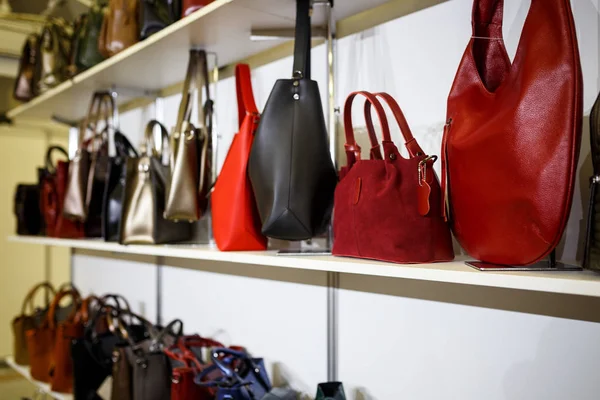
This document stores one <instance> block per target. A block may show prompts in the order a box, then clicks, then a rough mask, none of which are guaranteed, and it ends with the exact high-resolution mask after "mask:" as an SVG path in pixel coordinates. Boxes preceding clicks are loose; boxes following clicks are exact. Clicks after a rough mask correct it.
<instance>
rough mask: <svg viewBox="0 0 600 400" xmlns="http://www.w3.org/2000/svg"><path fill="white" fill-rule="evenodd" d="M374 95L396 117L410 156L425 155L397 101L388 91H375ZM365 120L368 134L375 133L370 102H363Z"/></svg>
mask: <svg viewBox="0 0 600 400" xmlns="http://www.w3.org/2000/svg"><path fill="white" fill-rule="evenodd" d="M375 96H376V97H379V98H381V99H383V101H384V102H385V103H386V104H387V105H388V106H389V107H390V109H391V110H392V114H394V118H396V122H398V125H399V126H400V132H401V133H402V136H403V137H404V140H405V141H406V142H405V143H404V145H405V146H406V149H407V150H408V153H409V154H410V158H414V157H419V156H422V155H425V153H424V152H423V149H421V146H419V143H417V140H416V139H415V137H414V136H413V134H412V131H411V130H410V127H409V126H408V122H406V118H405V117H404V113H403V112H402V109H401V108H400V106H399V105H398V102H397V101H396V100H395V99H394V98H393V97H392V96H390V95H389V94H388V93H385V92H381V93H375ZM365 120H366V122H367V130H368V131H369V132H370V133H369V136H371V135H375V128H374V127H373V119H372V118H371V103H369V102H366V103H365Z"/></svg>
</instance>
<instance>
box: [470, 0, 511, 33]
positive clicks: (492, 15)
mask: <svg viewBox="0 0 600 400" xmlns="http://www.w3.org/2000/svg"><path fill="white" fill-rule="evenodd" d="M503 19H504V0H475V1H474V2H473V13H472V15H471V25H472V27H473V36H476V37H477V36H480V37H486V38H487V37H493V38H501V37H502V21H503ZM489 34H493V36H489Z"/></svg>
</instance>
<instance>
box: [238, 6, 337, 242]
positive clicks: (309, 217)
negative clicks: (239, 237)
mask: <svg viewBox="0 0 600 400" xmlns="http://www.w3.org/2000/svg"><path fill="white" fill-rule="evenodd" d="M309 13H310V0H297V14H296V40H295V48H294V72H293V78H292V79H279V80H278V81H277V82H276V83H275V86H274V87H273V90H272V91H271V95H270V96H269V99H268V100H267V105H266V106H265V109H264V111H263V114H262V116H261V119H260V124H259V125H258V130H257V132H256V138H255V139H254V144H253V146H252V151H251V154H250V161H249V175H250V180H251V182H252V189H253V190H254V195H255V197H256V203H257V206H258V210H259V214H260V218H261V221H262V233H263V234H264V235H265V236H269V237H272V238H276V239H283V240H306V239H310V238H311V237H314V236H316V235H318V234H320V233H323V232H324V231H325V229H326V228H327V225H328V223H329V221H330V218H331V212H332V208H333V193H334V190H335V186H336V183H337V174H336V171H335V167H334V164H333V161H332V159H331V155H330V153H329V142H328V137H327V128H326V125H325V117H324V115H323V106H322V104H321V96H320V94H319V86H318V84H317V82H316V81H313V80H311V79H310V45H311V42H310V39H311V30H310V14H309Z"/></svg>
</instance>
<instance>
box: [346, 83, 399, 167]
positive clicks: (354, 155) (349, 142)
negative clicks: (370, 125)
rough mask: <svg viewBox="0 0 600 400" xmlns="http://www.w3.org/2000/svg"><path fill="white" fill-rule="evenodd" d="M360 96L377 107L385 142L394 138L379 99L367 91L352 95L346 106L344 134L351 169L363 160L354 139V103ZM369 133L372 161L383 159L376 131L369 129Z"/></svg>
mask: <svg viewBox="0 0 600 400" xmlns="http://www.w3.org/2000/svg"><path fill="white" fill-rule="evenodd" d="M359 95H360V96H363V97H365V98H366V101H367V103H372V104H373V106H374V107H375V111H376V113H377V116H378V118H379V122H380V124H381V131H382V134H383V141H384V142H386V141H387V142H392V137H391V136H390V127H389V125H388V120H387V117H386V115H385V110H384V109H383V106H382V105H381V103H380V102H379V100H377V97H376V96H375V95H374V94H372V93H369V92H366V91H359V92H353V93H350V95H349V96H348V98H347V99H346V103H345V104H344V132H345V134H346V144H345V145H344V148H345V150H346V158H347V160H348V167H351V166H352V165H354V163H355V162H356V161H358V160H360V159H361V154H360V152H361V148H360V146H359V145H358V143H356V139H355V137H354V128H353V126H352V103H353V101H354V99H355V98H356V96H359ZM365 107H366V106H365ZM368 132H369V138H370V140H371V146H372V148H371V159H382V157H381V153H380V152H379V143H378V142H377V137H376V135H375V131H374V130H372V129H368Z"/></svg>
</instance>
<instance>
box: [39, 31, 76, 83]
mask: <svg viewBox="0 0 600 400" xmlns="http://www.w3.org/2000/svg"><path fill="white" fill-rule="evenodd" d="M72 36H73V27H71V26H69V25H67V23H66V22H64V21H63V20H60V19H56V20H52V21H49V22H48V23H47V24H46V25H45V26H44V29H43V30H42V34H41V36H40V42H39V53H40V57H39V60H38V61H37V62H38V65H37V73H38V79H37V89H38V93H43V92H45V91H47V90H48V89H51V88H53V87H55V86H58V85H59V84H61V83H62V82H64V81H65V80H67V78H68V66H69V55H70V52H71V49H70V46H71V39H72Z"/></svg>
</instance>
